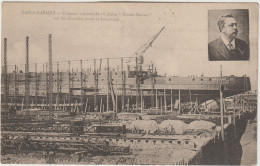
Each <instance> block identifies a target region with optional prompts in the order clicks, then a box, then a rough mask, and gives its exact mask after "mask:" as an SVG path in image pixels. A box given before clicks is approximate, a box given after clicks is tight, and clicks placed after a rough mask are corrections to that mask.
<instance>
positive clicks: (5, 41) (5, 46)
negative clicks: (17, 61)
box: [3, 38, 9, 108]
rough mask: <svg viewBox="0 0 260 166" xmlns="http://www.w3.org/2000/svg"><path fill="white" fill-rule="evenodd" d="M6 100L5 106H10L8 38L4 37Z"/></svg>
mask: <svg viewBox="0 0 260 166" xmlns="http://www.w3.org/2000/svg"><path fill="white" fill-rule="evenodd" d="M4 88H5V89H4V101H3V103H4V104H5V108H8V95H9V84H8V75H7V38H4Z"/></svg>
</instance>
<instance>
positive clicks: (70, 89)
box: [1, 27, 257, 165]
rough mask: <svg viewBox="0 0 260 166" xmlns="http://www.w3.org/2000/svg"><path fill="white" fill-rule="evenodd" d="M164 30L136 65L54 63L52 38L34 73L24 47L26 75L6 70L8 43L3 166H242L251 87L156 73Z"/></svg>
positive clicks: (16, 68) (246, 81)
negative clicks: (149, 55) (151, 52)
mask: <svg viewBox="0 0 260 166" xmlns="http://www.w3.org/2000/svg"><path fill="white" fill-rule="evenodd" d="M163 30H164V27H163V28H162V29H161V30H160V31H159V32H158V33H156V34H155V35H154V36H153V37H152V38H151V39H150V40H148V41H147V43H145V44H144V45H143V46H141V47H140V49H139V50H138V51H136V52H135V54H134V56H131V57H119V58H109V57H104V58H99V59H82V60H70V61H57V62H53V60H52V59H53V53H52V49H53V47H55V46H54V45H53V44H52V41H53V40H55V37H53V35H52V34H49V35H48V59H49V60H48V62H46V63H45V62H44V63H34V64H31V63H30V38H29V37H25V50H26V52H25V62H26V64H23V65H20V64H19V65H18V64H8V39H7V38H4V40H3V45H4V47H3V49H4V55H3V56H4V63H3V67H2V69H3V70H2V71H3V72H2V75H1V77H2V82H1V88H2V94H1V107H2V109H1V110H2V111H1V156H2V157H1V162H2V163H5V164H7V163H11V164H14V163H23V164H28V163H35V164H44V163H50V164H53V163H57V164H63V163H64V164H65V163H66V164H148V165H151V164H158V165H159V164H167V165H168V164H170V165H172V164H173V165H195V164H196V165H197V164H200V165H202V164H203V165H204V164H207V165H211V164H219V165H220V164H221V165H222V164H236V165H237V164H238V165H239V164H240V160H241V154H242V151H241V150H240V151H239V150H237V149H239V148H238V147H241V144H240V139H241V137H242V136H243V134H244V132H245V130H246V127H247V125H248V124H249V123H251V121H252V120H254V119H255V117H256V112H257V95H256V94H255V93H253V92H251V83H250V78H249V77H247V76H240V77H238V76H234V75H231V76H223V75H222V69H221V70H220V74H216V76H215V77H206V76H203V75H201V76H199V77H197V76H187V77H177V76H166V75H163V74H161V73H159V71H158V68H157V67H156V66H155V65H154V64H153V63H150V64H146V63H145V62H146V61H145V58H144V53H145V52H146V51H147V50H148V49H149V48H150V47H151V45H152V44H153V43H154V41H155V40H156V38H157V37H158V36H159V35H160V34H161V33H162V31H163ZM53 38H54V39H53ZM33 69H34V70H33ZM239 155H240V157H239ZM25 159H26V160H25ZM35 159H37V160H35Z"/></svg>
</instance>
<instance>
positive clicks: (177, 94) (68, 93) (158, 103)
mask: <svg viewBox="0 0 260 166" xmlns="http://www.w3.org/2000/svg"><path fill="white" fill-rule="evenodd" d="M48 75H49V73H43V72H40V73H36V72H30V73H29V76H28V77H29V86H28V87H29V94H30V95H29V101H27V103H26V100H25V92H26V91H28V89H27V90H26V88H25V87H26V85H25V84H26V79H25V78H26V77H25V73H18V72H17V71H14V72H13V73H8V74H7V79H8V85H7V89H8V95H6V94H4V93H2V95H3V96H2V99H6V101H7V102H6V103H8V105H9V107H10V106H11V105H13V106H16V107H17V108H18V109H23V108H26V107H29V108H33V107H34V108H43V109H44V108H48V105H49V103H48V102H49V95H50V93H51V92H50V91H49V88H48V87H49V86H50V85H48V84H50V82H49V76H48ZM139 75H140V73H139V74H138V72H136V71H130V70H128V71H122V70H112V71H110V72H107V71H106V72H96V71H91V69H87V70H83V69H82V71H81V72H79V71H77V72H58V73H57V72H55V73H53V77H52V79H53V80H52V81H53V84H52V98H53V99H52V100H53V101H52V102H53V107H55V108H56V109H63V110H70V111H80V112H99V111H100V112H101V111H109V110H113V111H117V112H131V110H133V108H135V109H136V108H143V109H149V108H157V109H158V108H164V109H171V110H172V109H174V108H176V107H178V103H179V101H180V102H181V103H185V102H196V103H198V104H200V103H202V102H205V101H207V100H211V99H213V100H215V101H218V100H219V90H220V85H223V88H224V97H228V96H232V95H236V94H240V93H243V92H247V91H250V90H251V85H250V79H249V77H246V76H243V77H236V76H224V77H203V76H202V77H192V76H191V77H168V76H159V75H157V73H156V72H152V70H148V71H143V72H142V76H141V77H140V76H139ZM3 78H4V75H2V80H4V79H3ZM46 87H47V88H46ZM4 90H5V83H4V82H3V83H2V92H5V91H4ZM46 94H47V95H46ZM2 103H5V102H4V101H2ZM141 103H142V104H141Z"/></svg>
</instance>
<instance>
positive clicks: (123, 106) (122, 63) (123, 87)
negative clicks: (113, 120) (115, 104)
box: [121, 57, 125, 112]
mask: <svg viewBox="0 0 260 166" xmlns="http://www.w3.org/2000/svg"><path fill="white" fill-rule="evenodd" d="M121 82H122V96H121V105H122V110H121V111H122V112H123V111H124V110H125V79H124V58H123V57H122V58H121Z"/></svg>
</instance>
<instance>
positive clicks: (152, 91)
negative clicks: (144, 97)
mask: <svg viewBox="0 0 260 166" xmlns="http://www.w3.org/2000/svg"><path fill="white" fill-rule="evenodd" d="M154 83H155V80H154V68H153V63H152V69H151V84H152V88H151V108H153V107H154Z"/></svg>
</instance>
